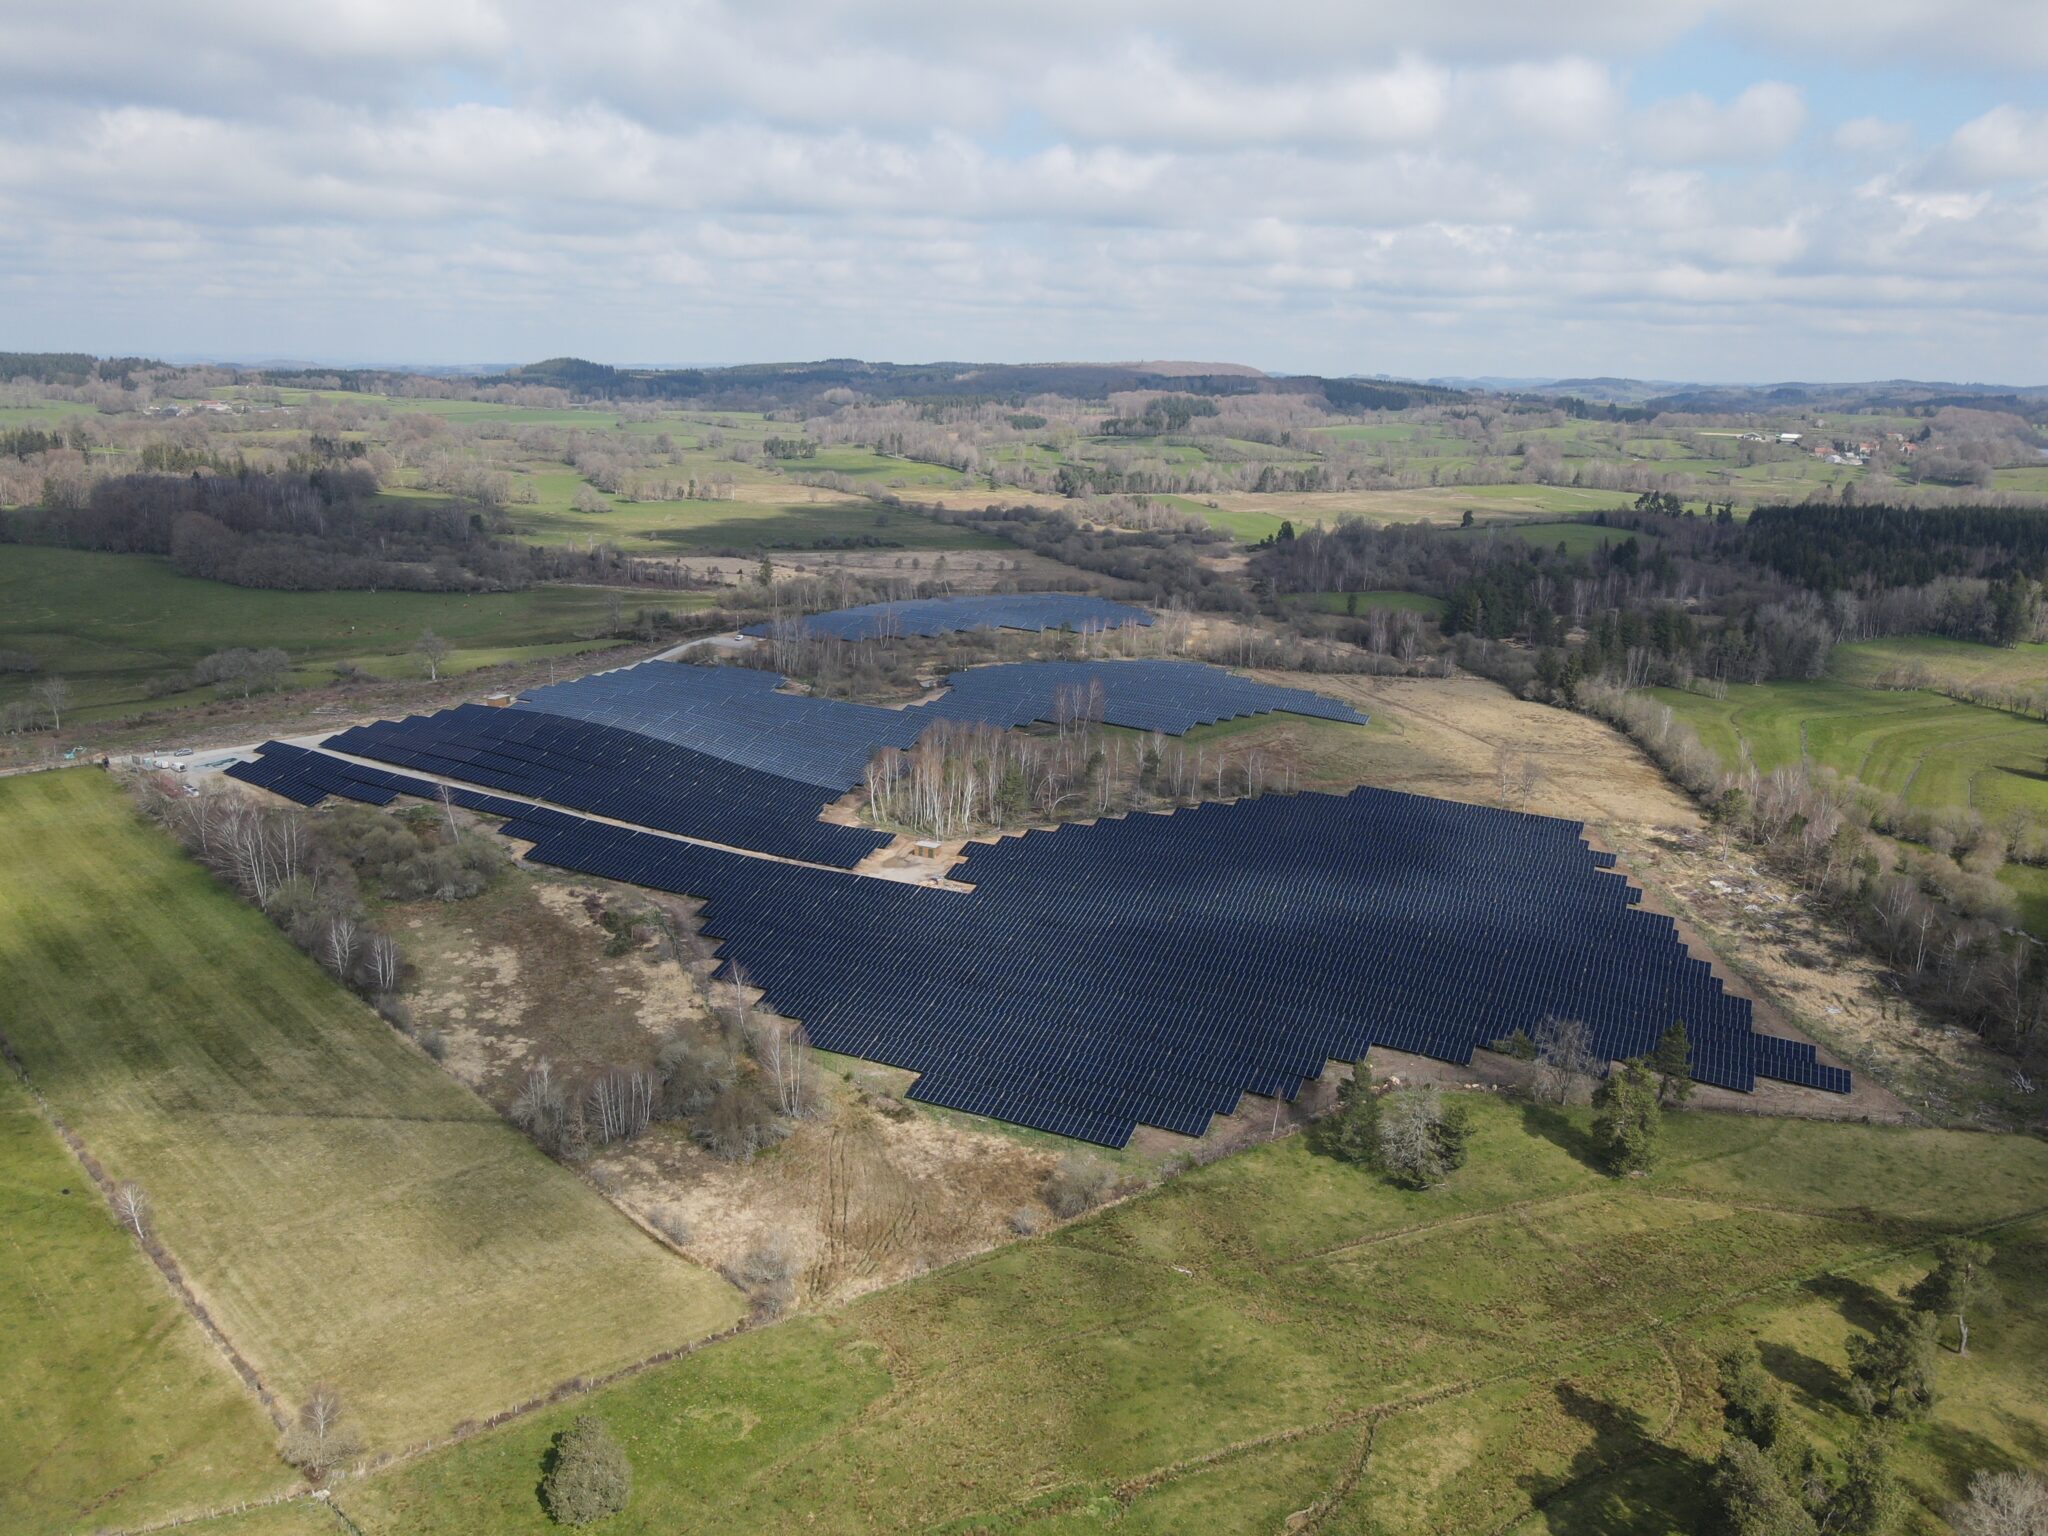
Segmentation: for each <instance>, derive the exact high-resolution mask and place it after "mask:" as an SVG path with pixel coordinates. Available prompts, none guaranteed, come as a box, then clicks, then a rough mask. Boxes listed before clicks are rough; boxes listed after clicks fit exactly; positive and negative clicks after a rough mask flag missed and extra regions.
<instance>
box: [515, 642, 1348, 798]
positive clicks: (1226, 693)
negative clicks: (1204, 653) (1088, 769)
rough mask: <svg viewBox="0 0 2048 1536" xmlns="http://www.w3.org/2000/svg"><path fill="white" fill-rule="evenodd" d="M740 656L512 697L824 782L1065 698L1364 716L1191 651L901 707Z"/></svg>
mask: <svg viewBox="0 0 2048 1536" xmlns="http://www.w3.org/2000/svg"><path fill="white" fill-rule="evenodd" d="M783 681H784V679H783V678H781V677H780V676H778V675H777V674H775V673H773V672H758V671H755V670H753V669H751V668H747V667H697V666H689V665H682V664H677V663H675V662H666V661H649V662H642V663H641V664H640V665H639V666H636V667H624V668H621V669H620V670H618V671H616V672H600V673H598V674H596V675H595V676H592V677H582V678H577V679H576V680H575V681H574V682H568V683H555V684H553V685H551V686H549V687H545V688H536V689H534V690H533V691H532V692H530V693H528V694H527V695H526V696H525V697H524V698H523V699H522V700H521V702H520V705H519V707H520V708H522V709H534V710H541V711H545V712H547V713H549V714H555V715H563V716H567V717H570V718H574V719H578V720H588V721H591V722H593V723H595V724H600V725H609V726H615V727H617V728H619V729H621V730H628V731H637V732H639V733H641V734H642V735H646V736H654V737H658V738H660V739H661V740H663V741H668V742H673V743H675V744H676V745H678V746H683V747H688V748H690V749H691V750H693V751H697V752H706V753H709V754H711V755H712V756H714V757H721V758H724V759H726V760H727V761H729V762H735V763H741V764H744V765H745V766H747V767H749V768H759V769H762V770H764V771H765V772H769V773H774V774H779V775H782V776H783V777H785V778H792V779H802V780H804V781H806V782H808V783H811V784H817V785H820V786H822V787H824V788H828V789H833V790H845V789H850V788H852V787H853V786H854V785H856V784H858V783H860V782H861V779H862V777H863V775H864V773H865V770H866V768H867V765H868V760H869V759H870V758H872V757H873V756H874V755H875V752H876V751H877V750H878V749H879V748H881V747H908V746H910V745H912V744H913V743H914V742H915V741H916V740H917V738H918V737H919V736H921V735H922V734H924V732H925V731H926V730H928V729H929V728H930V727H931V725H932V724H933V722H935V721H937V720H953V721H973V722H978V723H983V724H988V725H998V726H1003V727H1006V728H1007V727H1012V726H1020V725H1029V724H1030V723H1032V722H1033V721H1036V720H1046V721H1051V720H1055V719H1057V718H1058V716H1059V715H1060V713H1061V711H1062V708H1063V707H1064V708H1065V709H1066V710H1068V711H1069V712H1071V711H1072V709H1073V708H1074V705H1075V702H1076V701H1080V702H1082V703H1084V704H1085V705H1086V707H1087V708H1088V709H1089V711H1090V713H1091V714H1094V715H1098V716H1099V717H1100V718H1101V719H1102V720H1103V721H1104V722H1105V723H1107V724H1110V725H1120V726H1127V727H1129V728H1131V729H1133V730H1141V731H1163V732H1165V733H1166V734H1168V735H1172V736H1180V735H1184V734H1186V733H1187V732H1188V731H1190V730H1192V729H1194V727H1196V726H1197V725H1206V724H1209V723H1212V722H1214V721H1217V720H1229V719H1233V718H1235V717H1237V716H1239V715H1255V714H1264V713H1267V712H1268V711H1273V710H1285V711H1287V712H1288V713H1290V714H1297V715H1310V716H1314V717H1315V718H1318V719H1323V720H1344V721H1349V722H1352V723H1354V724H1361V725H1362V724H1364V723H1365V719H1366V717H1365V716H1364V715H1362V714H1360V713H1359V712H1358V711H1357V710H1355V709H1353V708H1352V707H1351V706H1350V705H1348V704H1340V703H1338V702H1337V701H1336V700H1334V699H1327V698H1324V697H1323V696H1322V695H1321V694H1319V693H1311V692H1310V691H1309V690H1307V689H1305V688H1278V687H1275V686H1273V685H1272V684H1270V683H1261V682H1256V681H1254V680H1253V679H1251V678H1248V677H1239V676H1238V675H1237V674H1236V673H1234V672H1226V671H1225V670H1223V669H1222V668H1221V667H1212V666H1208V665H1206V664H1205V663H1203V662H1199V661H1025V662H1015V663H1010V664H1005V665H1001V666H993V667H973V668H970V669H968V670H967V671H964V672H955V673H954V674H953V675H952V676H951V677H949V678H947V680H946V682H947V688H948V691H947V693H946V694H945V696H944V697H942V698H939V699H936V700H934V701H933V702H931V703H929V704H920V705H913V706H912V707H910V708H908V709H882V708H879V707H877V706H875V705H872V704H847V703H843V702H841V701H839V700H837V699H813V698H805V697H802V696H800V695H797V694H789V693H781V692H778V691H777V690H778V689H779V688H780V686H781V684H782V683H783Z"/></svg>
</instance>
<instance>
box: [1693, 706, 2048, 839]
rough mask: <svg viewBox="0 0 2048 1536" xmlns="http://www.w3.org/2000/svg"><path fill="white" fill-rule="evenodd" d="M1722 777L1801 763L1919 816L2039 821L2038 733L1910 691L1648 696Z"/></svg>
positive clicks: (2043, 802)
mask: <svg viewBox="0 0 2048 1536" xmlns="http://www.w3.org/2000/svg"><path fill="white" fill-rule="evenodd" d="M1656 693H1657V697H1658V698H1659V699H1660V700H1662V701H1663V702H1664V703H1666V704H1669V705H1670V706H1671V708H1672V709H1673V710H1675V711H1676V712H1677V713H1678V714H1679V715H1680V717H1681V718H1683V719H1685V720H1686V721H1688V722H1690V723H1691V724H1692V725H1693V727H1694V728H1695V729H1696V730H1698V731H1699V733H1700V737H1701V739H1702V740H1703V741H1705V742H1706V744H1707V746H1708V747H1709V748H1711V749H1712V750H1713V751H1714V752H1715V753H1716V754H1717V755H1718V756H1719V757H1720V758H1721V760H1722V762H1723V763H1725V764H1726V765H1727V766H1729V767H1730V768H1733V767H1735V766H1736V765H1737V764H1738V763H1739V762H1740V761H1741V759H1742V755H1743V753H1744V752H1745V751H1746V752H1747V753H1748V754H1749V757H1750V758H1751V760H1752V761H1754V762H1755V763H1756V765H1757V767H1758V768H1760V769H1762V770H1763V771H1764V772H1766V773H1768V772H1769V771H1770V770H1771V769H1773V768H1777V767H1781V766H1783V765H1785V764H1788V763H1796V762H1798V761H1800V760H1801V759H1802V758H1811V759H1812V760H1813V761H1814V762H1815V763H1817V764H1820V765H1821V766H1823V767H1827V768H1832V769H1834V770H1835V771H1836V772H1838V773H1843V774H1847V775H1849V776H1850V777H1852V778H1855V779H1858V780H1860V781H1862V782H1863V783H1865V784H1868V785H1869V786H1870V787H1871V788H1873V789H1877V790H1880V791H1882V792H1884V793H1886V794H1891V795H1897V796H1900V797H1901V798H1902V799H1903V800H1904V801H1905V802H1906V803H1907V804H1908V805H1911V806H1914V807H1916V808H1918V809H1921V810H1926V811H1938V810H1942V809H1951V808H1952V809H1955V810H1957V811H1966V810H1967V811H1976V812H1977V813H1979V814H1980V815H1982V816H1984V817H1985V818H1986V819H1988V820H1996V819H1998V818H2000V817H2003V816H2006V815H2009V814H2011V813H2013V812H2015V811H2020V812H2025V813H2028V814H2030V815H2035V816H2040V815H2043V814H2048V774H2044V773H2043V770H2042V764H2043V762H2044V760H2048V724H2044V723H2043V722H2042V721H2040V720H2032V719H2027V718H2025V717H2024V716H2020V715H2013V714H2008V713H2006V712H2005V711H2003V710H1996V709H1987V708H1984V707H1982V706H1980V705H1976V704H1968V703H1964V702H1962V701H1960V700H1957V699H1951V698H1947V697H1944V696H1943V695H1940V694H1935V693H1928V692H1923V691H1919V690H1912V691H1903V692H1891V691H1880V690H1877V689H1872V688H1861V687H1858V686H1856V685H1855V684H1854V683H1850V682H1844V681H1839V680H1836V679H1833V678H1823V679H1820V680H1818V681H1816V682H1775V683H1763V684H1759V685H1756V686H1753V687H1734V688H1730V689H1729V690H1728V696H1727V697H1726V698H1724V699H1710V698H1707V697H1705V696H1704V695H1701V694H1695V693H1685V692H1680V691H1679V690H1676V689H1658V690H1656Z"/></svg>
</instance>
